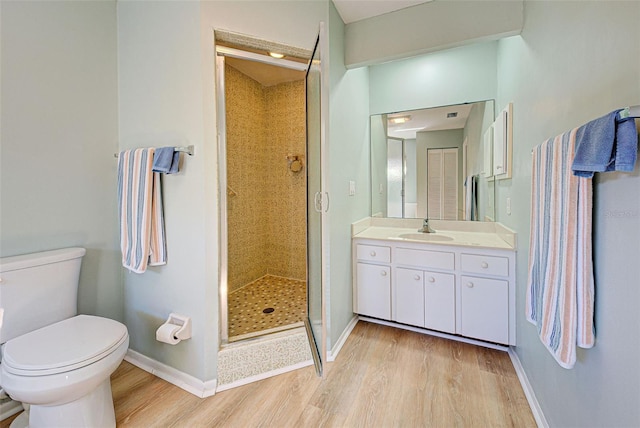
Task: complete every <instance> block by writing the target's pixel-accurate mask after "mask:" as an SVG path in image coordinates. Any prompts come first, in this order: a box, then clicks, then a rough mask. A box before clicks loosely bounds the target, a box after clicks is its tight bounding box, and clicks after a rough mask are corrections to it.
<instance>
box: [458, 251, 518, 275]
mask: <svg viewBox="0 0 640 428" xmlns="http://www.w3.org/2000/svg"><path fill="white" fill-rule="evenodd" d="M460 264H461V265H462V270H463V271H465V272H472V273H479V274H485V275H498V276H508V275H509V259H508V258H506V257H497V256H484V255H480V254H462V255H461V256H460Z"/></svg>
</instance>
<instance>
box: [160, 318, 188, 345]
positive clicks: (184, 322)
mask: <svg viewBox="0 0 640 428" xmlns="http://www.w3.org/2000/svg"><path fill="white" fill-rule="evenodd" d="M165 324H171V325H175V326H179V327H180V329H179V330H178V331H176V332H174V333H173V337H174V338H175V339H178V340H186V339H191V317H186V316H184V315H179V314H174V313H173V312H172V313H170V314H169V317H168V318H167V320H166V321H165V323H164V324H163V325H165Z"/></svg>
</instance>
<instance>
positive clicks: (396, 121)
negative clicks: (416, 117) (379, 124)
mask: <svg viewBox="0 0 640 428" xmlns="http://www.w3.org/2000/svg"><path fill="white" fill-rule="evenodd" d="M410 120H411V116H410V115H406V116H396V117H390V118H389V122H390V123H392V124H394V125H400V124H403V123H407V122H409V121H410Z"/></svg>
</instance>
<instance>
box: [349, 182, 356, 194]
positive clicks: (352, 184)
mask: <svg viewBox="0 0 640 428" xmlns="http://www.w3.org/2000/svg"><path fill="white" fill-rule="evenodd" d="M355 194H356V182H355V181H353V180H351V181H349V196H354V195H355Z"/></svg>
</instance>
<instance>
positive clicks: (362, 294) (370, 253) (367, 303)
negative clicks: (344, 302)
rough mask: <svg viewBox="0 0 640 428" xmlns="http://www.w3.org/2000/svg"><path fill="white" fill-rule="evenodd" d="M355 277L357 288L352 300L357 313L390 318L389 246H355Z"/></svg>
mask: <svg viewBox="0 0 640 428" xmlns="http://www.w3.org/2000/svg"><path fill="white" fill-rule="evenodd" d="M356 257H357V260H358V262H357V263H356V269H355V270H356V278H357V280H356V281H357V288H358V290H359V292H358V294H357V295H356V299H355V300H354V306H355V307H357V308H358V311H359V312H358V313H360V314H361V315H367V316H370V317H374V318H381V319H390V318H391V266H389V263H390V261H391V248H390V247H386V246H380V245H358V246H356Z"/></svg>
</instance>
